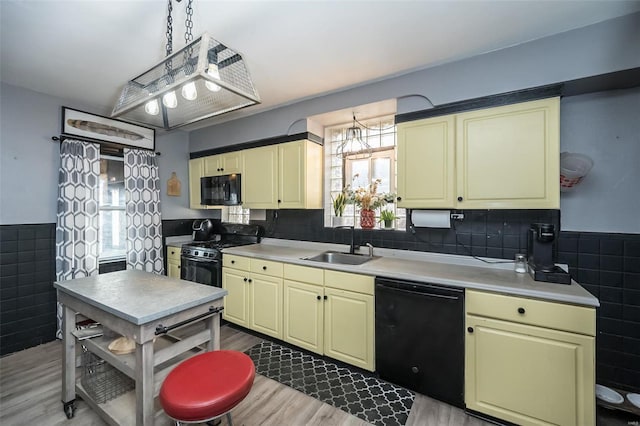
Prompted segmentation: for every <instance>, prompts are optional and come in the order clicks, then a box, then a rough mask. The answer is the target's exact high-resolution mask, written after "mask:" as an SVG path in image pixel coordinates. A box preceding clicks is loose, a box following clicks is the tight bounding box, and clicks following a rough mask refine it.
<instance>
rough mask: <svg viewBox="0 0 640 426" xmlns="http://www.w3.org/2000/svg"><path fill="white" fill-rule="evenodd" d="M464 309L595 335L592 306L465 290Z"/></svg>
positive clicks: (484, 314)
mask: <svg viewBox="0 0 640 426" xmlns="http://www.w3.org/2000/svg"><path fill="white" fill-rule="evenodd" d="M465 306H466V308H465V309H466V313H467V314H471V315H478V316H483V317H489V318H496V319H501V320H505V321H512V322H518V323H522V324H530V325H535V326H540V327H545V328H552V329H556V330H564V331H570V332H574V333H580V334H586V335H588V336H595V332H596V315H595V309H593V308H587V307H582V306H573V305H567V304H563V303H555V302H545V301H542V300H534V299H525V298H521V297H514V296H505V295H501V294H494V293H485V292H479V291H473V290H467V291H466V296H465Z"/></svg>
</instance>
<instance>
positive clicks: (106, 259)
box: [98, 152, 127, 264]
mask: <svg viewBox="0 0 640 426" xmlns="http://www.w3.org/2000/svg"><path fill="white" fill-rule="evenodd" d="M102 160H111V161H119V162H121V163H122V164H123V167H124V155H123V156H117V155H109V154H103V153H102V152H101V153H100V161H102ZM101 174H102V173H101ZM99 182H102V180H99ZM100 185H101V184H100V183H99V184H98V188H99V192H100V193H102V191H100ZM123 190H124V191H125V202H124V204H123V205H122V207H120V206H112V205H108V206H106V205H103V204H102V203H101V202H100V198H98V221H99V222H100V223H101V222H102V220H101V213H102V212H113V211H122V212H123V213H124V221H123V223H122V225H121V226H123V227H124V238H125V248H124V253H122V254H118V255H111V256H104V255H103V254H102V238H101V237H102V229H101V228H102V227H100V229H98V248H99V249H100V253H98V264H102V263H110V262H115V261H123V260H126V259H127V248H126V238H127V201H126V185H124V170H123Z"/></svg>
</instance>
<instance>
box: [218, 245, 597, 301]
mask: <svg viewBox="0 0 640 426" xmlns="http://www.w3.org/2000/svg"><path fill="white" fill-rule="evenodd" d="M326 250H337V251H342V252H348V246H346V245H342V244H325V243H313V242H304V241H292V240H279V239H269V238H267V239H264V240H263V241H262V243H260V244H253V245H247V246H238V247H230V248H226V249H224V250H223V253H228V254H235V255H239V256H247V257H255V258H260V259H266V260H274V261H280V262H285V263H293V264H297V265H304V266H311V267H316V268H323V269H332V270H338V271H344V272H353V273H357V274H363V275H372V276H377V277H386V278H397V279H402V280H410V281H419V282H426V283H433V284H441V285H447V286H452V287H458V288H469V289H477V290H484V291H490V292H496V293H502V294H510V295H514V296H522V297H530V298H535V299H543V300H550V301H557V302H564V303H570V304H575V305H581V306H590V307H598V306H600V303H599V301H598V299H597V298H596V297H594V296H593V295H592V294H591V293H589V292H588V291H587V290H585V289H584V288H583V287H582V286H580V285H579V284H578V283H576V282H575V281H572V282H571V284H570V285H567V284H554V283H546V282H540V281H534V279H533V278H531V275H529V274H528V273H526V274H519V273H516V272H515V271H514V270H513V262H508V261H506V260H505V259H485V260H486V261H488V262H497V263H484V262H482V261H480V260H477V259H474V258H473V257H470V256H457V255H447V254H440V253H425V252H413V251H407V250H391V249H381V248H375V249H374V255H375V256H378V257H377V258H374V259H373V260H370V261H369V262H366V263H363V264H362V265H337V264H329V263H323V262H314V261H310V260H305V259H304V258H308V257H313V256H315V255H317V254H319V253H321V252H323V251H326ZM367 250H368V249H367V248H366V247H364V248H361V249H360V253H366V251H367Z"/></svg>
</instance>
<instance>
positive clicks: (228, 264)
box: [222, 253, 251, 271]
mask: <svg viewBox="0 0 640 426" xmlns="http://www.w3.org/2000/svg"><path fill="white" fill-rule="evenodd" d="M250 263H251V259H249V258H248V257H242V256H236V255H233V254H224V253H223V254H222V266H223V267H225V268H235V269H242V270H244V271H248V270H249V269H250V267H249V264H250Z"/></svg>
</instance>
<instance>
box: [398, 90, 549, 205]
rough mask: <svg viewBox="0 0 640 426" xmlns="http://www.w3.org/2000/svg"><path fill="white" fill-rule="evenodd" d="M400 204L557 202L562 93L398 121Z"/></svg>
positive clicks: (527, 203) (546, 203)
mask: <svg viewBox="0 0 640 426" xmlns="http://www.w3.org/2000/svg"><path fill="white" fill-rule="evenodd" d="M397 167H398V174H397V176H398V206H399V207H405V208H425V209H434V208H456V209H559V208H560V100H559V98H549V99H542V100H536V101H530V102H522V103H518V104H513V105H506V106H500V107H495V108H486V109H480V110H474V111H469V112H464V113H459V114H453V115H446V116H441V117H435V118H429V119H425V120H417V121H413V122H406V123H401V124H399V125H398V164H397Z"/></svg>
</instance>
